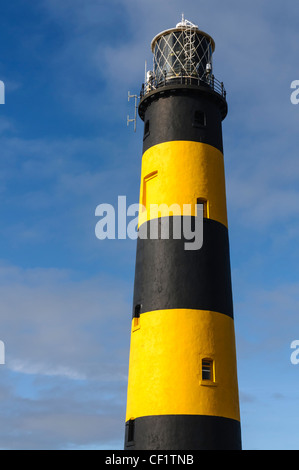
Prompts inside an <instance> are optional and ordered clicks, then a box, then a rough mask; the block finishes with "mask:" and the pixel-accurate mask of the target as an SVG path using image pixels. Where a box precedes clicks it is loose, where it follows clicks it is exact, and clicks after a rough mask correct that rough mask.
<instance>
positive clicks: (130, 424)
mask: <svg viewBox="0 0 299 470" xmlns="http://www.w3.org/2000/svg"><path fill="white" fill-rule="evenodd" d="M127 427H128V429H127V433H128V434H127V436H128V437H127V442H128V444H133V442H134V439H135V420H134V419H130V420H129V421H128V424H127Z"/></svg>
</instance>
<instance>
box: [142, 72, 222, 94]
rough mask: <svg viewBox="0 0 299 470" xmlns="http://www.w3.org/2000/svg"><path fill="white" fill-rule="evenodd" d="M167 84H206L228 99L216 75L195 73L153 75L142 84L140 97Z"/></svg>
mask: <svg viewBox="0 0 299 470" xmlns="http://www.w3.org/2000/svg"><path fill="white" fill-rule="evenodd" d="M167 85H193V86H205V87H209V88H211V89H212V90H213V91H214V92H215V93H217V94H218V95H220V96H222V98H224V99H226V90H225V88H224V85H223V82H220V81H219V80H217V78H215V76H214V75H212V74H209V75H207V76H202V77H199V76H198V77H196V76H194V75H183V74H182V75H179V76H173V75H172V76H169V77H168V76H167V74H165V75H164V77H163V78H159V79H157V78H155V77H151V78H150V80H148V81H147V82H145V83H143V84H142V88H141V92H140V98H143V97H144V96H145V95H147V94H148V93H150V92H151V91H154V90H157V89H158V88H162V87H164V86H167Z"/></svg>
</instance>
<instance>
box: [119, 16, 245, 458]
mask: <svg viewBox="0 0 299 470" xmlns="http://www.w3.org/2000/svg"><path fill="white" fill-rule="evenodd" d="M151 49H152V52H153V68H152V70H151V71H148V72H147V73H146V80H145V83H144V84H143V85H142V89H141V94H140V101H139V105H138V113H139V116H140V118H141V119H142V121H143V122H144V134H143V152H142V164H141V183H140V212H139V237H138V240H137V253H136V268H135V283H134V299H133V312H132V323H131V344H130V360H129V374H128V389H127V409H126V423H125V444H124V447H125V449H127V450H139V449H146V450H158V449H164V450H218V449H219V450H220V449H233V450H239V449H241V426H240V411H239V393H238V380H237V360H236V346H235V327H234V312H233V300H232V285H231V267H230V253H229V236H228V222H227V208H226V189H225V171H224V157H223V139H222V121H223V120H224V118H225V117H226V115H227V109H228V108H227V100H226V91H225V88H224V85H223V83H222V82H220V81H219V80H217V79H216V77H215V76H214V73H213V52H214V50H215V42H214V40H213V38H212V37H211V36H210V35H209V34H207V33H205V32H203V31H201V30H200V29H199V28H198V26H196V25H195V24H193V23H191V22H190V21H188V20H186V19H184V17H182V20H181V22H179V23H178V24H177V25H176V27H174V28H171V29H168V30H166V31H163V32H161V33H159V34H158V35H157V36H155V37H154V39H153V40H152V43H151ZM153 206H155V207H158V208H159V210H158V211H157V212H154V211H152V210H151V207H153ZM169 208H171V210H169ZM186 208H187V210H186ZM200 216H202V221H203V224H202V225H203V243H202V244H201V246H200V248H197V247H195V249H191V248H190V246H189V249H186V236H185V233H184V231H183V228H182V227H183V226H184V223H183V222H186V221H188V222H189V223H190V224H191V226H193V227H196V220H197V218H198V217H200ZM166 219H167V221H168V228H169V236H168V237H165V236H162V235H163V234H162V232H163V231H162V230H161V227H162V225H163V222H164V221H165V220H166ZM177 222H181V224H180V226H181V232H180V235H181V236H177V231H176V236H174V234H175V233H174V232H175V230H174V229H175V227H177V226H178V224H177ZM192 224H193V225H192ZM153 227H156V228H157V229H158V230H157V232H155V230H153V231H151V229H152V228H153ZM153 233H156V235H155V236H151V235H152V234H153Z"/></svg>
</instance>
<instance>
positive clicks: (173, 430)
mask: <svg viewBox="0 0 299 470" xmlns="http://www.w3.org/2000/svg"><path fill="white" fill-rule="evenodd" d="M130 424H131V429H130V436H129V422H128V423H127V424H126V434H125V450H159V449H162V450H241V447H242V444H241V427H240V422H239V421H236V420H234V419H229V418H222V417H218V416H200V415H198V416H196V415H164V416H163V415H162V416H144V417H141V418H136V419H135V420H134V421H133V422H131V423H130ZM132 426H133V429H132ZM128 437H130V439H133V440H131V441H129V440H128Z"/></svg>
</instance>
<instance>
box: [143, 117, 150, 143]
mask: <svg viewBox="0 0 299 470" xmlns="http://www.w3.org/2000/svg"><path fill="white" fill-rule="evenodd" d="M149 134H150V122H149V120H147V121H145V124H144V134H143V139H146V137H147V136H148V135H149Z"/></svg>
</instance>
